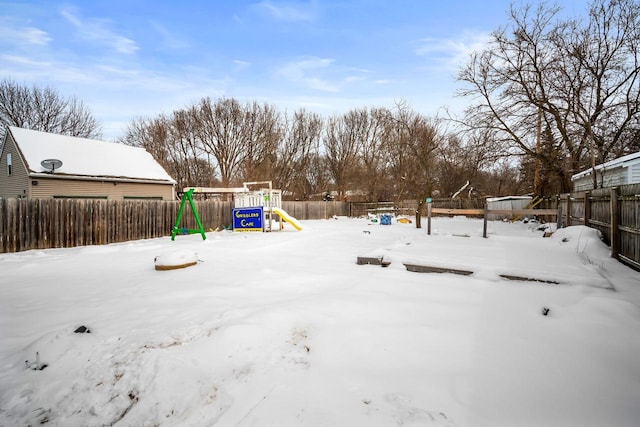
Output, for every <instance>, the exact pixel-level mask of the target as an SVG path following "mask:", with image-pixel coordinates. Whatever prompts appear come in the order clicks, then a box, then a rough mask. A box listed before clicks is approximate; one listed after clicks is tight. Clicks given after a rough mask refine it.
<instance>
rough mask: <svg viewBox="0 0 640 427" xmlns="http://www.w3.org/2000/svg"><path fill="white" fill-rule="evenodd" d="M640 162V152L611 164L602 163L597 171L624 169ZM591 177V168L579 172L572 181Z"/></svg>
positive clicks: (620, 158)
mask: <svg viewBox="0 0 640 427" xmlns="http://www.w3.org/2000/svg"><path fill="white" fill-rule="evenodd" d="M638 162H640V151H638V152H637V153H631V154H627V155H626V156H622V157H618V158H617V159H613V160H611V161H609V162H606V163H602V164H601V165H597V166H596V170H597V171H600V170H603V169H613V168H619V167H622V168H624V167H629V165H630V164H635V163H638ZM589 175H591V168H589V169H586V170H583V171H582V172H579V173H577V174H575V175H573V176H572V177H571V180H572V181H575V180H576V179H580V178H582V177H585V176H589Z"/></svg>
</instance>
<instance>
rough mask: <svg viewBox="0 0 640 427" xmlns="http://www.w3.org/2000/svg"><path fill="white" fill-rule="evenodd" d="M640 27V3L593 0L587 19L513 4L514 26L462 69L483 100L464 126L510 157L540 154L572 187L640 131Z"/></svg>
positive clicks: (564, 185) (564, 187) (563, 184)
mask: <svg viewBox="0 0 640 427" xmlns="http://www.w3.org/2000/svg"><path fill="white" fill-rule="evenodd" d="M639 28H640V4H639V3H638V2H637V1H634V0H595V1H594V2H593V3H592V5H591V7H590V12H589V16H588V19H587V21H586V22H583V21H581V20H578V19H572V20H566V19H564V20H563V19H561V18H560V17H559V9H558V8H557V7H550V6H548V5H547V4H545V3H542V4H540V5H539V6H538V7H537V8H535V9H534V8H532V7H531V6H525V7H523V8H522V9H515V8H514V7H512V9H511V22H510V24H509V27H507V28H502V29H499V30H498V31H496V32H494V33H493V34H492V39H491V42H490V44H489V46H488V47H487V49H485V50H484V51H483V52H479V53H476V54H473V55H472V56H471V58H470V61H469V63H468V64H467V65H466V66H465V67H464V68H463V69H462V70H461V71H460V73H459V76H458V77H459V79H460V80H461V81H463V82H465V83H467V85H468V87H467V89H465V90H464V91H462V95H465V96H469V97H470V98H472V99H474V100H476V102H475V103H474V104H473V105H472V106H470V108H469V109H468V110H467V115H466V119H465V122H466V125H468V126H470V127H474V128H483V129H487V130H490V131H492V132H493V133H494V135H495V136H496V138H497V139H498V141H499V142H503V143H504V147H505V149H504V151H503V154H513V155H518V156H524V157H529V158H532V159H535V160H536V161H537V162H538V163H539V165H540V166H539V167H544V168H545V169H546V170H548V171H550V172H551V173H554V174H556V175H557V177H558V181H559V182H560V188H558V190H559V191H562V192H567V191H570V190H571V181H570V178H571V175H572V174H573V173H575V172H576V171H578V170H580V169H582V168H584V167H585V166H587V165H589V164H590V165H593V164H595V163H596V162H602V161H606V160H609V159H610V158H611V157H612V156H615V155H619V154H622V153H624V152H625V151H627V150H628V148H627V147H628V142H629V141H630V140H632V139H633V135H634V134H636V133H637V129H638V120H639V114H640V111H639V107H640V104H639V96H640V95H639V90H640V83H639V76H640V31H639ZM545 128H546V129H548V135H547V138H548V141H547V143H546V149H544V148H545V147H543V144H542V143H541V142H542V133H541V130H542V129H545ZM558 153H561V156H560V158H559V156H558Z"/></svg>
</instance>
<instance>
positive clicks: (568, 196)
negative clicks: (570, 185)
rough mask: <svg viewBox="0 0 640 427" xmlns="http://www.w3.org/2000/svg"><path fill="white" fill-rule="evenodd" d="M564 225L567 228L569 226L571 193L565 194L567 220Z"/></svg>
mask: <svg viewBox="0 0 640 427" xmlns="http://www.w3.org/2000/svg"><path fill="white" fill-rule="evenodd" d="M565 223H566V224H567V227H570V226H571V193H568V194H567V220H566V221H565Z"/></svg>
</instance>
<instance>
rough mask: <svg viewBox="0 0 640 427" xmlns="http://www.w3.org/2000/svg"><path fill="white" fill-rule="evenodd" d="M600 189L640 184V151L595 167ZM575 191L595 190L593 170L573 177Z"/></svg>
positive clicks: (590, 169)
mask: <svg viewBox="0 0 640 427" xmlns="http://www.w3.org/2000/svg"><path fill="white" fill-rule="evenodd" d="M595 171H596V175H597V180H598V181H597V182H598V188H608V187H617V186H620V185H627V184H639V183H640V151H638V152H637V153H632V154H629V155H626V156H623V157H618V158H617V159H614V160H611V161H610V162H606V163H603V164H601V165H598V166H596V167H595ZM571 181H572V182H573V191H588V190H593V168H589V169H587V170H585V171H582V172H580V173H577V174H575V175H573V176H572V177H571Z"/></svg>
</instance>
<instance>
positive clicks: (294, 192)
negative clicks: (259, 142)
mask: <svg viewBox="0 0 640 427" xmlns="http://www.w3.org/2000/svg"><path fill="white" fill-rule="evenodd" d="M322 125H323V120H322V118H321V117H320V116H319V115H318V114H316V113H311V112H308V111H306V110H304V109H302V110H298V111H296V112H295V113H294V114H293V117H291V118H289V117H286V118H285V122H284V125H283V128H284V129H283V130H284V135H283V137H282V139H281V140H280V143H279V145H278V150H277V155H276V162H275V165H274V170H273V173H274V175H273V176H274V180H275V184H276V186H277V187H278V188H281V189H283V190H285V193H290V194H291V197H292V198H294V199H297V200H305V199H307V198H308V197H309V196H310V195H311V194H314V192H315V191H314V190H313V188H314V187H315V186H314V184H313V183H316V182H317V181H318V180H317V179H316V178H314V175H315V174H313V172H317V170H316V168H317V167H318V165H317V164H316V165H315V166H314V160H316V159H317V156H318V153H319V150H320V139H321V136H322Z"/></svg>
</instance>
